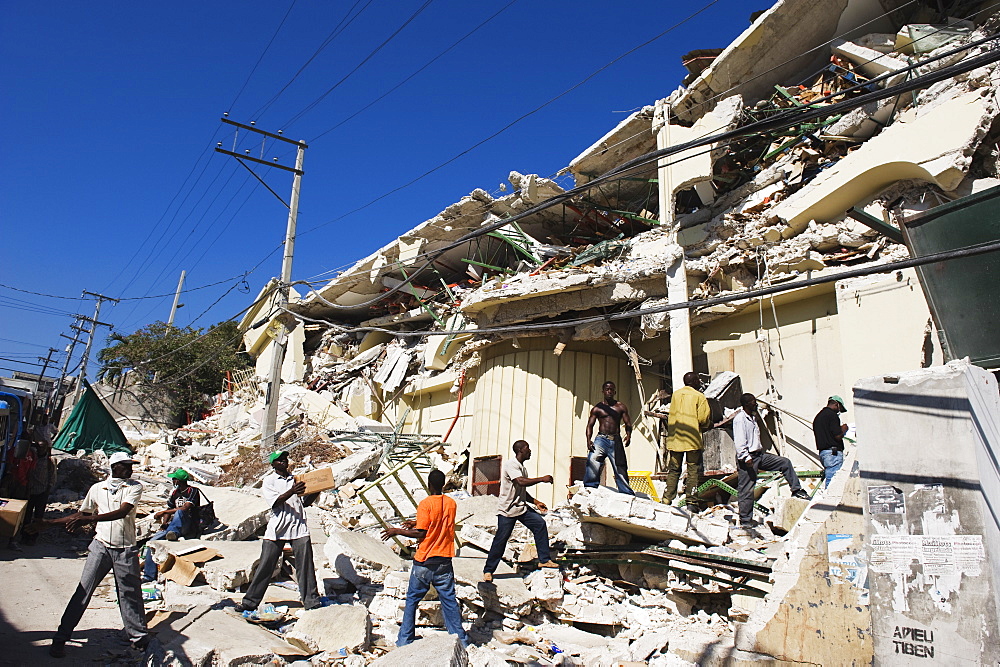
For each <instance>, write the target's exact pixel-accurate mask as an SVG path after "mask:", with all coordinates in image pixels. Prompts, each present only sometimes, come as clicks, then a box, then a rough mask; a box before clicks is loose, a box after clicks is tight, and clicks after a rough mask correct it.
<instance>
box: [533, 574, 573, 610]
mask: <svg viewBox="0 0 1000 667" xmlns="http://www.w3.org/2000/svg"><path fill="white" fill-rule="evenodd" d="M524 583H525V585H526V586H527V587H528V592H529V593H531V596H532V597H534V598H535V599H536V600H538V601H539V602H541V603H542V605H543V606H544V607H545V608H546V609H549V610H552V611H555V610H556V609H558V607H559V605H560V604H562V600H563V579H562V572H560V571H559V570H556V569H550V568H541V569H538V570H535V571H534V572H532V573H531V574H529V575H528V576H527V577H525V578H524Z"/></svg>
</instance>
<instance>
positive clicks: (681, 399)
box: [663, 371, 712, 509]
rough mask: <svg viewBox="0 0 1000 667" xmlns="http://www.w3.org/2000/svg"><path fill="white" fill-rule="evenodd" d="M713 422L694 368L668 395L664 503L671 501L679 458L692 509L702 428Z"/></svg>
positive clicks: (675, 488)
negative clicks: (684, 474) (668, 410)
mask: <svg viewBox="0 0 1000 667" xmlns="http://www.w3.org/2000/svg"><path fill="white" fill-rule="evenodd" d="M711 423H712V411H711V410H710V409H709V407H708V399H707V398H705V394H703V393H701V380H700V379H699V378H698V374H697V373H695V372H694V371H691V372H689V373H685V374H684V386H683V387H681V388H680V389H678V390H677V391H675V392H674V393H673V395H672V396H671V397H670V415H669V417H668V418H667V488H666V489H665V490H664V492H663V495H664V500H663V502H665V503H671V502H673V500H674V498H675V497H676V496H677V483H678V481H680V474H681V462H682V461H686V463H687V478H686V480H685V482H684V494H685V495H686V496H687V500H688V505H689V507H690V508H691V509H695V498H694V492H695V489H697V488H698V482H699V468H700V467H701V449H702V441H701V432H702V431H705V430H708V428H709V427H710V426H711Z"/></svg>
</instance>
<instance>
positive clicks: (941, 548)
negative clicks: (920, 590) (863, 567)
mask: <svg viewBox="0 0 1000 667" xmlns="http://www.w3.org/2000/svg"><path fill="white" fill-rule="evenodd" d="M985 558H986V552H985V550H984V549H983V536H982V535H873V536H872V538H871V556H870V558H869V561H868V562H869V565H870V567H871V569H872V570H873V571H875V572H881V573H883V574H910V573H911V571H912V570H911V567H912V565H913V564H914V562H916V563H917V564H919V565H921V566H922V572H923V574H924V575H927V576H941V575H948V574H964V575H967V576H970V577H978V576H979V575H980V574H981V573H982V563H983V560H985Z"/></svg>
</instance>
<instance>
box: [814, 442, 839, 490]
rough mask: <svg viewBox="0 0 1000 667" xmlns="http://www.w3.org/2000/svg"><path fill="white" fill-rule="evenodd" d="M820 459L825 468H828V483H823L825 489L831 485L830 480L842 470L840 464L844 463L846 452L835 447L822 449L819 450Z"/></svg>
mask: <svg viewBox="0 0 1000 667" xmlns="http://www.w3.org/2000/svg"><path fill="white" fill-rule="evenodd" d="M819 460H820V461H822V462H823V468H825V469H826V483H825V484H823V488H824V489H825V488H826V487H828V486H830V480H831V479H833V476H834V475H836V474H837V471H838V470H840V466H842V465H844V452H840V451H837V450H834V449H821V450H819Z"/></svg>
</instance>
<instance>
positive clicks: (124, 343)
mask: <svg viewBox="0 0 1000 667" xmlns="http://www.w3.org/2000/svg"><path fill="white" fill-rule="evenodd" d="M240 338H241V334H240V331H239V329H238V327H237V324H236V322H233V321H228V322H220V323H219V324H216V325H214V326H211V327H209V328H208V329H207V330H204V329H195V328H192V327H183V328H181V327H175V326H172V325H169V324H167V323H165V322H153V323H152V324H150V325H148V326H146V327H144V328H142V329H139V330H138V331H136V332H135V333H132V334H129V335H127V336H124V335H122V334H119V333H112V334H111V335H110V336H109V337H108V340H109V342H111V344H110V345H108V346H107V347H105V348H104V349H103V350H101V351H100V352H99V353H98V355H97V359H98V361H99V362H100V363H101V368H100V370H99V371H98V375H97V377H98V379H99V380H105V381H114V380H117V379H120V378H122V377H123V376H124V375H125V373H128V372H131V373H133V374H135V375H138V379H139V382H138V383H137V388H138V389H139V390H140V391H146V392H149V391H154V390H159V391H163V392H166V394H167V395H168V396H169V397H170V399H171V401H172V403H173V407H174V410H175V412H176V414H177V415H179V416H182V417H183V416H188V418H189V419H197V418H198V416H199V415H200V413H201V412H202V410H204V409H205V394H217V393H219V391H221V389H222V378H223V376H224V375H225V373H226V371H233V370H239V369H242V368H246V367H248V366H249V365H250V359H249V357H248V356H247V355H246V354H245V353H243V352H240V351H239V346H240Z"/></svg>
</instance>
